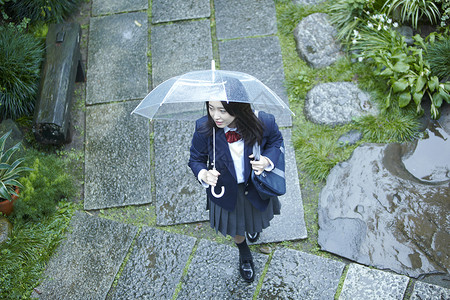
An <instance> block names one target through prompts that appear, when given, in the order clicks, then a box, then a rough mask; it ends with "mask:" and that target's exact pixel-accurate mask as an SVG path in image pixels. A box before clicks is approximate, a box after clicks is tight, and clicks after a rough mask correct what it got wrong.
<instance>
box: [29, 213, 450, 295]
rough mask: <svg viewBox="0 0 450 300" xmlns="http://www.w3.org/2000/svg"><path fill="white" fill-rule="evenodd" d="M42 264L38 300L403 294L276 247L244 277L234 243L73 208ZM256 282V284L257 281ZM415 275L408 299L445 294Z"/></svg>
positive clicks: (384, 275)
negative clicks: (61, 235)
mask: <svg viewBox="0 0 450 300" xmlns="http://www.w3.org/2000/svg"><path fill="white" fill-rule="evenodd" d="M69 231H70V233H69V234H68V235H67V238H66V240H65V241H64V242H63V243H62V244H61V245H60V246H59V247H58V248H57V250H56V253H55V255H54V256H53V257H52V259H51V260H50V262H49V263H48V265H47V269H46V271H45V274H44V277H43V281H42V282H41V284H40V285H39V286H38V287H36V289H35V291H34V293H33V295H32V296H33V297H36V298H39V299H174V298H176V299H254V298H255V297H256V299H334V298H335V294H336V291H337V290H338V286H339V282H344V284H343V287H342V291H341V294H340V298H339V299H404V298H403V297H404V292H405V289H406V286H407V284H408V283H409V278H408V277H406V276H403V275H397V274H394V273H391V272H385V271H381V270H376V269H371V268H368V267H364V266H361V265H358V264H350V265H349V266H348V271H347V272H345V271H344V268H345V263H344V262H341V261H337V260H334V259H329V258H324V257H321V256H317V255H312V254H308V253H304V252H301V251H297V250H293V249H288V248H283V247H281V246H275V248H274V251H273V252H272V254H271V255H265V254H261V253H256V252H253V257H254V261H255V272H256V280H255V281H254V282H253V283H252V284H247V283H246V282H244V281H243V280H242V279H241V277H240V275H239V271H238V257H239V254H238V250H237V248H236V247H234V246H233V247H232V246H228V245H224V244H219V243H217V242H213V241H209V240H205V239H197V238H194V237H190V236H186V235H182V234H175V233H170V232H168V231H165V230H161V229H156V228H153V227H142V228H138V227H136V226H133V225H128V224H123V223H119V222H115V221H111V220H107V219H103V218H100V217H97V216H93V215H91V214H88V213H84V212H78V213H76V214H75V215H74V216H73V218H72V221H71V224H70V230H69ZM258 285H260V289H259V290H258V289H257V286H258ZM449 295H450V290H448V289H445V288H442V287H439V286H436V285H431V284H428V283H425V282H421V281H417V282H416V283H415V286H414V289H413V294H412V297H411V299H448V296H449Z"/></svg>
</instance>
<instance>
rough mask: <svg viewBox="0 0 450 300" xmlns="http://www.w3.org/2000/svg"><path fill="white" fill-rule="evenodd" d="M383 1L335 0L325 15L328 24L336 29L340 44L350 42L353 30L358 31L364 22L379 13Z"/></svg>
mask: <svg viewBox="0 0 450 300" xmlns="http://www.w3.org/2000/svg"><path fill="white" fill-rule="evenodd" d="M382 3H383V1H381V0H372V1H367V0H337V1H334V2H333V3H332V4H331V5H330V7H329V10H328V11H327V13H328V14H329V15H330V22H331V23H332V24H333V25H334V26H335V27H336V29H337V31H338V33H337V36H336V37H337V38H338V39H339V40H341V42H342V43H344V44H346V45H347V44H348V43H349V42H350V39H351V36H352V33H353V31H354V30H358V29H359V27H360V26H361V25H362V23H364V21H365V20H366V19H367V18H368V17H369V16H370V15H371V14H374V13H375V12H377V11H379V9H380V8H381V6H382Z"/></svg>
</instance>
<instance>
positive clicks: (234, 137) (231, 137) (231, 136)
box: [225, 130, 241, 143]
mask: <svg viewBox="0 0 450 300" xmlns="http://www.w3.org/2000/svg"><path fill="white" fill-rule="evenodd" d="M225 137H226V138H227V142H228V143H234V142H237V141H239V140H240V139H241V135H240V134H239V133H237V132H236V131H231V130H230V131H228V132H226V133H225Z"/></svg>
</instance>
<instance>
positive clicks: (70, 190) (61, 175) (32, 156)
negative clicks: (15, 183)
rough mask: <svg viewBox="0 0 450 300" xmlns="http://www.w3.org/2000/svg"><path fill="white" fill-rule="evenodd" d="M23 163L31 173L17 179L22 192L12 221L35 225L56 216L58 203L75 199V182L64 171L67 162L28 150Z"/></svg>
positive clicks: (54, 156)
mask: <svg viewBox="0 0 450 300" xmlns="http://www.w3.org/2000/svg"><path fill="white" fill-rule="evenodd" d="M25 161H26V163H27V165H28V166H30V167H31V168H32V169H33V171H31V172H30V173H29V175H27V176H25V177H22V178H21V179H20V182H21V183H22V185H23V186H24V188H23V190H22V191H21V197H20V198H19V200H18V201H16V204H15V208H14V217H15V218H16V219H17V220H19V221H33V222H38V221H39V220H41V219H42V218H43V217H47V216H50V215H52V214H53V213H54V212H55V210H56V203H57V202H58V201H60V200H61V199H63V198H73V197H74V195H75V193H76V188H75V185H74V178H73V176H72V175H71V174H70V173H68V172H67V171H66V169H67V165H66V162H65V161H64V160H62V159H61V158H60V157H58V156H56V155H49V154H46V155H45V154H43V153H39V152H37V151H36V150H28V153H27V155H26V157H25Z"/></svg>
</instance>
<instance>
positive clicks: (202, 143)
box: [189, 111, 283, 211]
mask: <svg viewBox="0 0 450 300" xmlns="http://www.w3.org/2000/svg"><path fill="white" fill-rule="evenodd" d="M258 118H259V119H260V120H261V121H262V123H263V128H264V131H263V139H262V143H261V155H264V156H266V157H268V158H269V159H270V160H271V161H272V162H273V163H274V165H275V166H276V165H277V162H278V158H279V157H280V147H281V145H282V142H283V136H282V135H281V132H280V130H279V129H278V125H277V124H276V122H275V117H274V116H273V115H272V114H268V113H265V112H263V111H260V112H259V115H258ZM207 120H208V117H207V116H204V117H202V118H200V119H198V120H197V121H196V124H195V132H194V135H193V137H192V144H191V148H190V158H189V167H190V168H191V170H192V172H193V173H194V175H195V177H196V178H198V173H199V172H200V171H201V170H202V169H206V170H210V169H212V162H213V151H212V150H213V149H212V145H213V143H212V135H210V134H208V133H202V132H201V130H200V129H201V128H205V127H204V126H205V124H206V122H207ZM252 148H253V146H249V145H247V144H245V146H244V179H245V192H244V194H245V195H246V196H247V199H248V200H249V201H250V202H251V203H252V204H253V206H254V207H255V208H257V209H258V210H260V211H264V210H265V209H266V208H267V205H268V202H269V201H268V200H263V199H262V198H261V197H260V196H259V194H258V192H257V190H256V188H255V187H254V185H253V184H252V181H251V179H250V178H251V176H250V175H251V171H252V169H251V164H250V159H249V155H251V154H252V153H253V149H252ZM216 169H217V171H219V173H220V176H219V178H218V181H217V185H216V187H215V191H216V194H219V193H220V189H221V186H224V187H225V194H224V195H223V196H222V197H221V198H216V197H214V196H213V195H212V193H211V187H208V188H207V189H206V193H207V196H208V199H210V200H211V201H213V202H214V203H215V204H217V205H219V206H221V207H222V208H224V209H226V210H228V211H233V210H234V208H235V206H236V200H237V187H238V184H237V179H236V171H235V169H234V163H233V158H232V157H231V153H230V148H229V146H228V142H227V140H226V138H225V132H224V130H223V129H221V128H219V129H216Z"/></svg>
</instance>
